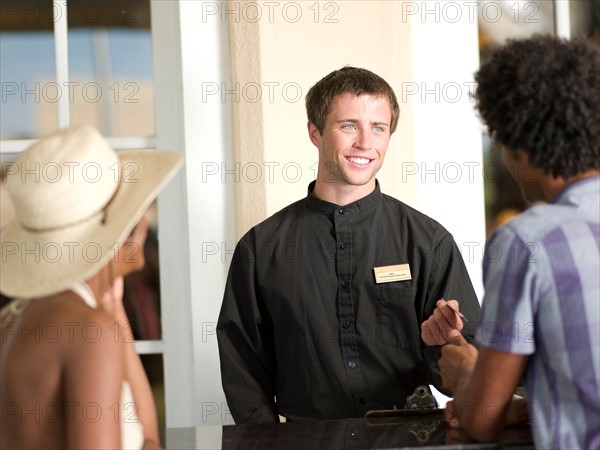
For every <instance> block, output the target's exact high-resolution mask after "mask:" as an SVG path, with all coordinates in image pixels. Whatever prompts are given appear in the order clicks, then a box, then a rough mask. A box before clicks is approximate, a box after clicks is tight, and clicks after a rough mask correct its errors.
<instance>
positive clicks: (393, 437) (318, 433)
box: [165, 410, 534, 450]
mask: <svg viewBox="0 0 600 450" xmlns="http://www.w3.org/2000/svg"><path fill="white" fill-rule="evenodd" d="M165 440H166V447H167V448H170V449H211V450H212V449H255V450H270V449H272V450H276V449H277V450H279V449H282V450H285V449H291V450H296V449H297V450H309V449H327V450H335V449H391V448H411V447H420V448H444V447H447V448H452V449H462V448H464V449H533V448H534V446H533V441H532V437H531V433H530V430H529V427H512V428H507V429H506V430H504V431H503V432H502V433H501V435H500V437H499V439H498V440H497V441H496V442H493V443H477V442H473V441H471V440H469V439H468V438H467V437H466V436H465V435H464V433H463V432H462V431H460V430H452V429H450V428H448V426H447V425H446V422H445V421H444V418H443V410H439V411H437V412H433V413H430V414H427V415H424V414H415V415H406V416H403V417H398V416H396V417H385V416H382V417H374V418H373V417H371V418H368V419H341V420H315V421H294V422H288V423H281V424H259V425H226V426H206V427H196V428H171V429H167V430H166V433H165Z"/></svg>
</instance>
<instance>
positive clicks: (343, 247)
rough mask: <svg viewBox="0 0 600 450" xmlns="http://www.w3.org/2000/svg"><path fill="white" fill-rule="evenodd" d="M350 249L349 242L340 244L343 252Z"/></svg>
mask: <svg viewBox="0 0 600 450" xmlns="http://www.w3.org/2000/svg"><path fill="white" fill-rule="evenodd" d="M349 247H350V244H349V243H348V242H342V243H341V244H340V248H341V249H342V250H343V249H345V248H349Z"/></svg>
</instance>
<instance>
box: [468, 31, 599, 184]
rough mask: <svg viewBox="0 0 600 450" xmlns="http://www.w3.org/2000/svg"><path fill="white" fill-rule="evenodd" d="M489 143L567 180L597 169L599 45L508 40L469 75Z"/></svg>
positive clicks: (537, 38)
mask: <svg viewBox="0 0 600 450" xmlns="http://www.w3.org/2000/svg"><path fill="white" fill-rule="evenodd" d="M475 80H476V81H477V84H478V86H477V90H476V92H475V100H476V107H477V109H478V110H479V114H480V115H481V117H482V119H483V121H484V122H485V123H486V125H487V127H488V130H489V132H490V133H491V134H492V136H493V137H494V140H495V141H496V142H498V143H500V144H501V145H504V146H505V147H506V148H508V149H510V150H511V151H514V152H516V151H517V150H523V151H526V152H527V153H528V154H529V160H530V164H531V165H532V166H533V167H537V168H541V169H542V170H544V172H546V173H548V174H552V175H554V176H555V177H562V178H565V179H566V178H569V177H571V176H573V175H577V174H580V173H583V172H586V171H588V170H591V169H600V125H599V124H600V50H599V49H598V47H596V46H594V45H593V44H592V43H591V42H589V41H586V40H583V39H574V40H572V41H568V40H565V39H560V38H555V37H551V36H541V35H536V36H533V37H532V38H530V39H525V40H511V41H508V43H507V45H505V46H503V47H501V48H500V49H498V50H497V51H496V52H495V53H494V54H493V55H492V58H491V59H490V61H489V62H487V63H486V64H484V65H483V66H482V67H481V69H480V70H479V72H477V74H476V75H475Z"/></svg>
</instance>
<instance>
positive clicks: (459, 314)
mask: <svg viewBox="0 0 600 450" xmlns="http://www.w3.org/2000/svg"><path fill="white" fill-rule="evenodd" d="M441 300H444V299H443V298H442V299H441ZM444 301H445V302H446V300H444ZM446 306H447V307H448V308H450V309H451V310H452V311H454V312H455V313H456V314H458V316H459V317H460V318H461V319H463V320H464V321H465V322H468V321H469V320H468V319H467V318H466V317H465V315H464V314H463V313H461V312H460V311H459V310H457V309H455V308H453V307H452V306H451V305H450V303H448V302H446Z"/></svg>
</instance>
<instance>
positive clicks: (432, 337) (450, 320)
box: [421, 300, 463, 347]
mask: <svg viewBox="0 0 600 450" xmlns="http://www.w3.org/2000/svg"><path fill="white" fill-rule="evenodd" d="M435 306H436V308H435V310H434V311H433V314H432V315H431V316H429V318H428V319H427V320H426V321H425V322H423V323H422V324H421V339H423V342H425V344H427V345H429V346H430V347H433V346H436V345H444V344H445V343H447V342H451V341H453V340H455V339H457V338H458V337H459V336H460V335H461V333H460V330H462V328H463V321H462V319H461V318H460V316H459V314H458V302H457V301H456V300H448V301H445V300H438V301H437V303H436V305H435Z"/></svg>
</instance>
